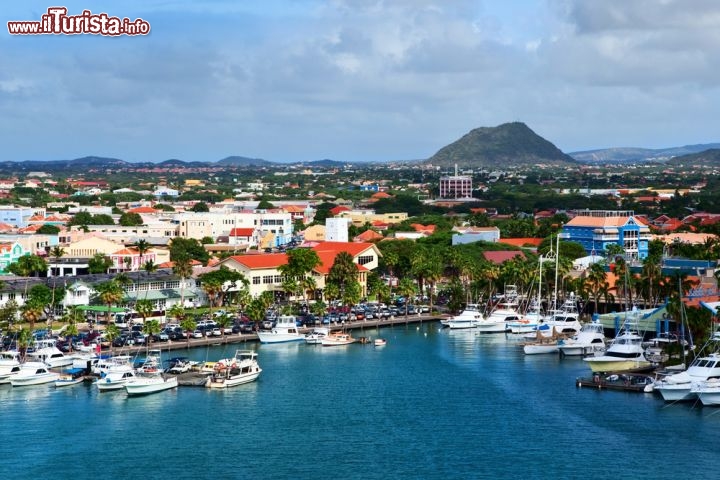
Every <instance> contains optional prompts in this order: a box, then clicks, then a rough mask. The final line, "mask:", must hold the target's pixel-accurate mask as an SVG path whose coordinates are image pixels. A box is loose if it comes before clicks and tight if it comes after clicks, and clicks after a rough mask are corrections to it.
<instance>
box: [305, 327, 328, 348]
mask: <svg viewBox="0 0 720 480" xmlns="http://www.w3.org/2000/svg"><path fill="white" fill-rule="evenodd" d="M328 333H330V330H329V329H327V328H325V327H315V328H313V330H312V332H308V333H307V334H305V343H307V344H308V345H320V344H321V343H322V339H323V338H325V337H326V336H327V335H328Z"/></svg>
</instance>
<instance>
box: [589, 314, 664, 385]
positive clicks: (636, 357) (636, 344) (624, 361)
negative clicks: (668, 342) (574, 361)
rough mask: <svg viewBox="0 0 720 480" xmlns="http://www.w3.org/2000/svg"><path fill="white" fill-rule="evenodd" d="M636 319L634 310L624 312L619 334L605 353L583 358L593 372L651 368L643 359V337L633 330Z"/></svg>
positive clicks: (648, 362)
mask: <svg viewBox="0 0 720 480" xmlns="http://www.w3.org/2000/svg"><path fill="white" fill-rule="evenodd" d="M636 317H637V312H636V311H635V310H633V311H632V312H626V317H625V321H624V322H623V328H622V329H621V331H620V334H619V335H618V336H617V337H615V339H614V340H613V341H612V342H611V344H610V346H609V347H608V348H607V350H606V351H605V353H604V354H602V355H593V356H589V357H585V358H583V361H584V362H586V363H587V364H588V366H589V367H590V369H591V370H592V371H593V372H623V371H627V370H642V369H648V368H651V367H652V363H651V362H650V361H649V360H648V359H647V358H645V350H644V349H643V347H642V341H643V337H642V335H640V334H639V333H638V332H637V331H636V330H635V329H634V326H635V325H636V324H637V318H636Z"/></svg>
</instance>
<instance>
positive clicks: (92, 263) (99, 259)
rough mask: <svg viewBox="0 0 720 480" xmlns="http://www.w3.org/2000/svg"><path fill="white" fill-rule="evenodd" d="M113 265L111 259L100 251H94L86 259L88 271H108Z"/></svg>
mask: <svg viewBox="0 0 720 480" xmlns="http://www.w3.org/2000/svg"><path fill="white" fill-rule="evenodd" d="M113 265H114V264H113V261H112V259H111V258H110V257H108V256H107V255H104V254H102V253H96V254H95V255H93V257H92V258H91V259H90V260H89V261H88V269H89V270H90V273H108V271H109V270H110V268H112V266H113Z"/></svg>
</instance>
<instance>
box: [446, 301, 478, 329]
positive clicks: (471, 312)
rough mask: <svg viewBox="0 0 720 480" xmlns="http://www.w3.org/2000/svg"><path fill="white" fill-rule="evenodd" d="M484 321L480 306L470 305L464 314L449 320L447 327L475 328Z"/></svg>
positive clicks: (461, 313)
mask: <svg viewBox="0 0 720 480" xmlns="http://www.w3.org/2000/svg"><path fill="white" fill-rule="evenodd" d="M482 319H483V316H482V313H480V306H479V305H478V304H476V303H468V304H467V306H466V307H465V309H464V310H463V311H462V312H460V313H459V314H457V315H455V316H453V317H450V318H448V319H447V326H448V327H450V328H451V329H463V328H475V327H477V326H478V324H479V322H480V321H481V320H482Z"/></svg>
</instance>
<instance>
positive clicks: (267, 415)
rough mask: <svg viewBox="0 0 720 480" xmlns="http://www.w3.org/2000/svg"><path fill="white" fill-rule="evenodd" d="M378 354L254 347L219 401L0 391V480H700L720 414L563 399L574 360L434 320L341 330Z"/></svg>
mask: <svg viewBox="0 0 720 480" xmlns="http://www.w3.org/2000/svg"><path fill="white" fill-rule="evenodd" d="M354 335H355V336H360V335H365V336H371V337H377V336H382V337H383V338H386V339H387V340H388V343H387V346H385V347H382V348H375V347H373V346H372V345H371V344H370V345H360V344H354V345H349V346H344V347H321V346H312V345H305V344H299V343H293V344H278V345H259V344H255V343H249V344H247V345H242V344H240V345H237V344H236V345H227V346H213V347H209V348H204V349H194V350H189V351H182V350H180V351H174V352H171V353H170V356H177V355H187V356H189V357H191V358H192V359H194V360H217V359H219V358H223V357H228V356H232V355H233V353H234V351H235V349H236V348H251V349H257V350H258V352H259V356H258V360H259V362H260V365H261V367H262V368H263V373H262V375H261V376H260V378H259V380H258V381H257V382H254V383H250V384H246V385H241V386H238V387H235V388H231V389H227V390H214V389H213V390H211V389H205V388H197V387H180V388H179V389H176V390H171V391H166V392H160V393H157V394H154V395H149V396H145V397H137V398H128V397H127V396H126V395H125V393H124V391H119V392H108V393H102V394H99V393H98V392H97V390H96V388H94V387H91V386H89V385H78V386H73V387H66V388H62V389H55V388H54V387H52V386H37V387H25V388H12V387H10V386H9V385H0V405H2V420H1V426H2V428H1V429H0V441H1V443H2V445H4V448H3V452H4V453H3V455H2V461H1V462H0V478H3V479H10V478H24V479H25V478H51V477H52V478H56V479H83V478H93V479H97V478H108V479H116V478H168V479H170V478H172V479H184V478H218V479H224V478H229V479H230V478H252V479H282V478H301V479H305V478H308V479H310V478H338V479H339V478H342V479H355V478H358V479H360V478H361V479H376V478H377V479H380V478H383V479H384V478H422V479H448V478H457V479H467V478H538V479H545V478H610V477H617V476H620V475H624V476H629V477H627V478H634V479H638V478H652V479H664V478H667V479H670V478H680V477H688V476H694V475H697V476H705V475H706V472H711V471H714V468H715V465H716V460H717V458H718V454H717V445H718V444H720V409H711V408H702V407H700V406H699V405H692V404H689V405H683V404H675V405H666V404H665V403H663V402H662V400H661V399H660V397H658V396H656V395H652V394H642V393H640V394H638V393H629V392H617V391H598V390H595V389H587V388H577V387H576V386H575V379H576V377H578V376H583V375H587V373H588V371H589V370H588V368H587V367H586V366H585V365H584V364H583V362H582V361H581V360H579V359H572V358H565V359H560V358H559V357H558V356H556V355H537V356H525V355H523V352H522V348H521V347H520V346H519V344H518V341H517V340H515V339H512V338H506V336H505V335H502V334H501V335H478V334H476V333H475V332H473V331H449V330H442V329H440V325H439V323H437V322H430V323H423V324H421V325H408V326H395V327H392V328H383V329H381V330H380V331H379V332H378V331H377V330H365V331H364V332H362V333H361V332H359V331H356V332H354Z"/></svg>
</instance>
